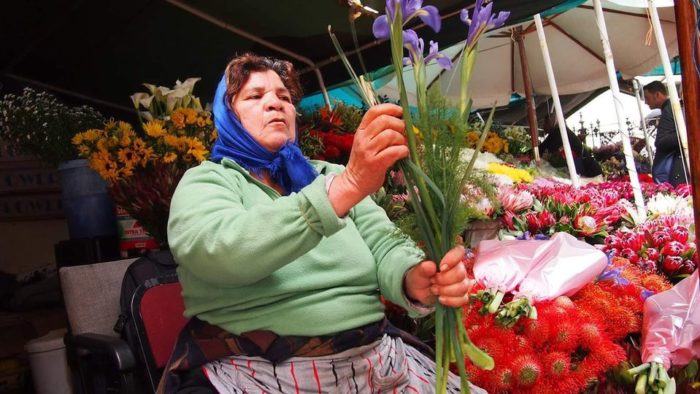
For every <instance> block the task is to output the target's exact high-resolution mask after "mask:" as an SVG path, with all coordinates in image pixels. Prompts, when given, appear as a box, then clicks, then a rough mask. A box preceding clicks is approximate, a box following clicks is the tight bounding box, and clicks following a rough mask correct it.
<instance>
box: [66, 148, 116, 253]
mask: <svg viewBox="0 0 700 394" xmlns="http://www.w3.org/2000/svg"><path fill="white" fill-rule="evenodd" d="M58 173H59V175H60V177H61V195H62V201H63V212H64V214H65V216H66V221H67V222H68V234H69V235H70V238H71V239H78V238H93V237H102V236H115V235H117V219H116V216H115V213H114V203H113V202H112V198H111V197H110V196H109V194H108V193H107V185H106V184H105V182H104V181H103V180H102V178H100V176H99V175H98V174H97V173H96V172H95V171H93V170H92V169H91V168H90V167H89V166H88V161H87V160H85V159H81V160H69V161H65V162H63V163H61V164H59V165H58Z"/></svg>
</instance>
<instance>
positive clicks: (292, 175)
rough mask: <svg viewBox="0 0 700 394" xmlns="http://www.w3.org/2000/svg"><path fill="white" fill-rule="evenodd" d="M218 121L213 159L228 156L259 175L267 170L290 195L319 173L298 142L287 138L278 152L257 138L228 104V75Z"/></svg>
mask: <svg viewBox="0 0 700 394" xmlns="http://www.w3.org/2000/svg"><path fill="white" fill-rule="evenodd" d="M214 124H215V125H216V130H217V131H218V133H219V137H218V138H217V139H216V142H214V145H213V146H212V151H211V157H210V160H211V161H213V162H216V163H219V162H221V159H223V158H224V157H226V158H229V159H231V160H233V161H235V162H236V163H238V164H240V165H241V166H242V167H243V168H245V169H246V170H248V171H250V172H252V173H254V174H256V175H260V173H261V172H262V171H263V170H267V171H268V173H269V174H270V177H271V178H272V179H273V180H274V181H275V183H277V184H278V185H280V186H282V188H284V190H285V191H286V192H287V194H289V193H291V192H299V190H301V189H302V188H303V187H304V186H306V185H308V184H309V183H311V182H313V180H314V179H316V176H318V173H317V172H316V170H315V169H314V168H313V167H312V166H311V164H310V163H309V162H308V161H307V160H306V158H305V157H304V155H303V154H302V153H301V149H299V146H298V145H297V144H296V142H295V141H291V140H290V141H287V143H285V144H284V145H283V146H282V147H281V148H280V150H279V151H278V152H275V153H272V152H270V151H268V150H267V149H265V148H263V147H262V146H261V145H260V144H259V143H258V142H257V141H255V139H254V138H253V137H252V136H251V135H250V133H249V132H248V131H247V130H246V129H245V128H244V127H243V125H242V124H241V121H240V120H239V119H238V116H236V114H234V113H233V111H231V110H230V109H229V107H228V105H227V103H226V75H224V77H223V78H221V82H219V86H218V87H217V88H216V95H215V96H214Z"/></svg>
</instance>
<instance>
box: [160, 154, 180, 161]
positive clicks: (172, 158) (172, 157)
mask: <svg viewBox="0 0 700 394" xmlns="http://www.w3.org/2000/svg"><path fill="white" fill-rule="evenodd" d="M175 160H177V153H175V152H168V153H166V154H165V155H163V162H164V163H172V162H174V161H175Z"/></svg>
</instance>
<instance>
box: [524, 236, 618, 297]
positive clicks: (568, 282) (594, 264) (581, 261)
mask: <svg viewBox="0 0 700 394" xmlns="http://www.w3.org/2000/svg"><path fill="white" fill-rule="evenodd" d="M544 242H546V243H547V249H546V252H545V253H544V254H542V256H541V257H540V258H541V259H542V260H543V261H542V262H541V263H539V264H536V265H535V267H533V269H532V270H530V272H528V274H527V275H526V277H525V278H524V279H523V280H522V282H521V283H520V286H519V288H518V291H517V292H515V294H514V295H515V297H516V298H517V297H526V298H528V299H529V300H530V301H531V302H537V301H544V300H553V299H555V298H557V297H559V296H562V295H566V296H571V295H573V294H574V293H576V292H577V291H579V290H581V288H583V286H585V285H587V284H588V283H591V282H592V281H593V280H594V279H595V278H596V277H597V276H598V275H600V273H601V272H603V270H605V267H606V266H607V265H608V258H607V256H605V253H603V252H601V251H600V250H598V249H597V248H595V247H594V246H591V245H589V244H587V243H585V242H583V241H579V240H578V239H576V238H575V237H574V236H572V235H570V234H567V233H556V234H554V236H552V238H551V239H550V240H549V241H544Z"/></svg>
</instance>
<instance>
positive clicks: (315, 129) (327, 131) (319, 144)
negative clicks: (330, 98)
mask: <svg viewBox="0 0 700 394" xmlns="http://www.w3.org/2000/svg"><path fill="white" fill-rule="evenodd" d="M363 114H364V111H363V110H362V109H361V108H357V107H353V106H350V105H345V104H343V103H340V102H337V103H335V104H334V106H333V109H332V110H329V109H328V108H327V107H322V108H320V109H318V110H316V111H312V112H304V113H302V119H301V122H300V125H299V133H300V135H301V138H300V142H301V146H302V151H303V152H304V154H305V155H307V156H309V157H310V158H312V159H318V160H326V161H330V162H334V163H340V164H345V163H347V160H348V158H349V156H350V150H351V149H352V144H353V141H354V138H355V130H357V126H359V124H360V120H361V119H362V115H363Z"/></svg>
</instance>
